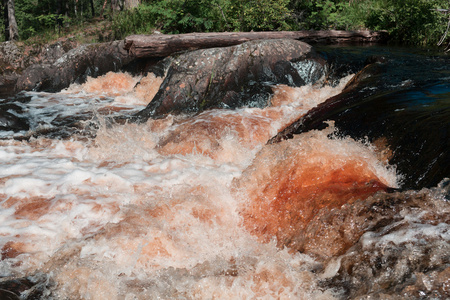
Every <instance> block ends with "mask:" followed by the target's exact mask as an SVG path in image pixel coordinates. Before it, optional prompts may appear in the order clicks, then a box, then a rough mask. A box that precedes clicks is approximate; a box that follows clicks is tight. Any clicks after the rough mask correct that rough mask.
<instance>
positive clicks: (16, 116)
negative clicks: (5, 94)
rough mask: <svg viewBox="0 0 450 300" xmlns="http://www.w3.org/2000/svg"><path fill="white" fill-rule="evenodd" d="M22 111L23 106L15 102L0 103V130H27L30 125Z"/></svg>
mask: <svg viewBox="0 0 450 300" xmlns="http://www.w3.org/2000/svg"><path fill="white" fill-rule="evenodd" d="M23 113H24V111H23V108H22V107H21V106H19V105H17V104H14V103H2V104H0V130H5V131H14V132H17V131H22V130H28V129H29V128H30V125H29V123H28V121H27V118H26V117H25V116H23Z"/></svg>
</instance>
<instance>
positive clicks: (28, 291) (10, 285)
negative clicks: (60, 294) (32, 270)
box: [0, 273, 54, 300]
mask: <svg viewBox="0 0 450 300" xmlns="http://www.w3.org/2000/svg"><path fill="white" fill-rule="evenodd" d="M52 286H53V284H52V282H51V281H50V280H49V278H48V276H47V275H45V274H42V273H39V274H36V275H33V276H28V277H22V278H9V277H5V278H1V279H0V299H2V300H3V299H4V300H19V299H22V300H40V299H54V298H53V297H52V293H51V290H50V289H51V287H52Z"/></svg>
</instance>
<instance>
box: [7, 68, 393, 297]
mask: <svg viewBox="0 0 450 300" xmlns="http://www.w3.org/2000/svg"><path fill="white" fill-rule="evenodd" d="M116 75H117V74H115V75H114V76H113V75H111V74H109V75H107V76H105V77H104V78H101V79H97V80H100V81H102V80H103V81H105V82H95V81H96V80H94V79H92V80H90V81H89V82H88V83H87V85H86V86H81V87H80V86H72V87H71V88H70V89H69V90H67V91H64V92H63V93H60V94H56V95H53V94H45V93H44V94H39V93H34V94H33V95H34V96H33V97H34V99H33V100H32V101H33V103H35V107H36V109H40V110H41V111H46V109H48V110H47V112H50V115H51V113H53V112H55V111H57V110H58V113H63V114H65V115H70V114H71V113H74V112H75V111H78V110H76V109H78V108H80V107H82V110H84V109H86V110H88V106H90V107H91V110H92V107H93V108H94V109H98V108H99V107H105V105H111V103H115V102H116V100H117V97H128V96H129V95H125V96H123V94H127V93H133V90H134V89H135V88H134V85H135V83H136V82H137V81H138V79H137V78H131V79H130V77H128V76H125V75H123V74H119V75H117V76H118V77H120V78H122V79H123V78H124V76H125V77H126V80H129V82H128V83H129V84H128V85H123V86H121V90H120V91H119V88H118V87H117V86H113V85H111V83H110V82H108V81H111V80H113V79H112V78H113V77H116ZM116 79H117V78H116ZM114 80H115V79H114ZM148 80H150V81H151V80H153V79H152V78H148ZM94 83H95V84H94ZM97 84H99V85H98V86H97ZM151 85H153V83H151ZM88 86H90V87H89V88H88ZM91 87H92V90H91ZM109 88H111V89H112V93H113V94H114V95H110V94H105V95H101V96H99V95H97V96H89V95H88V94H87V91H89V93H96V92H98V91H104V90H108V89H109ZM279 88H280V89H281V87H279ZM282 89H283V93H288V94H289V93H291V95H294V96H293V97H294V98H295V99H291V100H289V101H279V102H278V103H277V105H276V106H274V107H269V108H266V109H258V108H242V109H237V110H234V111H229V110H212V111H208V112H204V113H201V114H198V115H197V116H195V117H192V118H188V117H185V116H184V117H183V116H179V117H174V116H167V117H166V118H163V119H161V120H149V121H148V122H147V123H145V124H139V125H137V124H125V125H113V126H109V127H106V126H105V125H104V124H102V123H100V129H99V131H98V132H97V137H96V138H95V139H92V140H86V139H80V140H77V139H76V138H73V139H69V140H51V139H45V138H39V139H32V140H31V141H30V142H28V143H27V142H14V141H2V142H1V143H0V159H2V169H1V170H0V175H1V176H2V178H1V180H0V195H1V199H0V209H1V214H0V216H1V218H2V223H1V224H2V227H0V246H1V247H2V248H3V250H2V252H4V253H11V257H10V258H7V259H3V260H2V261H1V262H0V268H1V270H2V271H4V274H12V273H15V274H17V275H23V276H26V275H29V274H33V273H34V272H36V271H44V272H46V273H48V274H49V275H50V276H51V279H52V280H54V281H55V282H56V283H57V286H56V291H55V293H56V295H58V296H59V297H60V298H64V297H69V298H82V299H134V298H138V299H151V298H157V297H161V298H183V297H184V298H188V299H193V298H213V297H218V298H233V299H236V298H242V299H245V298H248V299H252V298H256V297H260V298H289V297H290V298H314V299H332V298H333V297H335V296H336V295H335V294H333V292H331V291H327V290H325V291H322V290H320V289H319V288H318V286H317V283H318V280H319V277H318V275H317V274H315V273H314V272H313V271H312V270H314V269H315V268H316V267H317V266H316V262H315V261H314V260H313V259H312V258H310V257H308V256H306V255H302V254H300V253H291V252H290V249H288V248H284V247H280V246H279V243H278V241H277V240H276V239H275V238H273V237H269V238H268V239H266V240H264V241H261V240H260V239H258V238H257V237H255V236H254V235H252V230H248V228H246V227H245V226H242V225H243V218H244V217H243V214H242V207H243V206H245V203H247V201H248V198H246V196H245V194H246V191H247V192H248V191H249V190H251V187H249V186H246V185H245V184H244V183H243V182H242V184H241V186H240V187H239V188H236V184H235V183H233V181H235V180H237V178H241V177H242V175H243V174H244V175H245V174H247V172H248V171H245V170H246V169H247V168H249V166H250V168H252V165H253V164H254V163H255V161H258V158H257V157H259V156H260V155H261V153H264V152H265V151H267V150H265V149H269V148H273V147H272V146H267V145H265V144H266V142H267V140H268V139H269V138H270V137H271V136H273V135H274V134H276V133H277V132H278V131H279V130H281V129H282V128H284V127H285V126H286V125H287V124H288V123H289V122H290V121H292V120H293V119H296V118H298V117H299V116H301V115H302V114H304V113H306V111H307V110H308V109H310V108H311V107H312V106H314V105H317V103H319V102H320V101H323V100H324V99H325V98H326V97H327V96H326V95H328V96H329V95H332V94H335V93H338V92H339V88H334V89H329V90H328V91H327V92H322V91H321V89H319V88H318V87H307V88H304V89H303V90H306V89H308V91H307V92H302V93H303V94H302V95H304V96H299V94H298V93H297V92H298V91H297V90H295V89H294V90H293V89H290V88H289V89H287V88H285V87H282ZM115 93H118V94H120V93H122V94H120V95H119V96H117V95H115ZM315 93H316V94H317V93H324V96H320V97H319V98H320V100H317V99H316V100H311V101H310V100H308V99H309V98H308V97H314V95H315ZM306 98H307V99H306ZM71 101H72V102H71ZM120 101H122V100H120ZM146 101H147V100H146ZM274 101H275V100H274ZM125 102H126V103H127V104H126V105H129V106H130V107H132V106H133V105H131V104H130V103H131V102H127V101H125ZM68 103H70V104H71V105H68ZM122 104H123V103H122ZM77 105H79V106H80V107H78V108H76V109H75V107H76V106H77ZM113 105H116V104H113ZM139 105H141V104H139ZM55 106H56V108H55ZM63 106H64V107H66V109H67V111H64V112H62V111H63V110H62V107H63ZM38 107H39V108H38ZM50 107H51V108H50ZM72 108H73V109H74V110H72ZM141 108H142V107H141ZM130 109H133V108H130ZM49 118H51V117H50V116H49ZM314 134H315V136H313V137H311V136H309V137H308V136H304V137H303V138H304V139H303V140H301V137H298V138H297V139H295V140H294V141H293V142H294V143H297V144H299V145H300V146H299V147H300V148H302V147H303V150H301V151H303V152H301V151H300V152H301V153H303V154H304V156H307V155H308V154H307V153H309V154H311V153H312V152H311V151H312V150H311V149H315V150H316V151H319V152H321V153H325V152H327V151H328V152H329V150H330V149H334V151H335V152H338V153H340V155H341V157H345V158H348V157H352V156H355V155H357V156H358V157H359V158H361V161H362V162H364V164H365V166H368V167H367V168H368V169H369V171H370V173H371V174H375V175H376V177H378V178H380V180H381V181H383V182H384V183H386V184H388V185H394V182H395V179H393V178H391V177H389V176H393V177H395V175H392V171H391V170H389V169H388V168H387V167H386V166H385V165H383V164H382V163H381V162H380V163H379V165H377V164H376V163H372V160H373V161H374V162H375V161H377V159H376V157H375V156H374V155H372V154H371V150H370V147H368V146H367V145H363V144H361V143H357V142H355V141H349V140H348V139H328V138H327V137H326V135H327V133H314ZM314 134H313V135H314ZM304 149H309V150H308V151H310V152H305V150H304ZM258 153H259V154H258ZM305 153H306V154H305ZM277 155H278V156H283V155H287V154H283V153H282V152H280V153H278V154H277ZM255 158H256V159H255ZM367 161H370V162H367ZM309 163H310V164H314V163H318V164H325V162H324V160H323V157H320V155H316V156H314V155H311V161H310V162H309ZM336 164H337V162H336ZM266 166H268V165H266ZM362 169H364V168H362ZM384 172H385V173H386V174H388V175H386V174H384ZM275 181H276V178H273V182H275ZM13 254H14V255H13ZM12 256H14V257H12ZM17 262H20V264H16V263H17Z"/></svg>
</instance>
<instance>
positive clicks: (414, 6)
mask: <svg viewBox="0 0 450 300" xmlns="http://www.w3.org/2000/svg"><path fill="white" fill-rule="evenodd" d="M439 2H442V1H428V0H389V1H377V4H378V5H376V6H375V5H374V7H373V9H372V10H371V11H369V13H368V16H367V19H366V25H367V27H369V28H371V29H374V30H388V31H389V33H390V34H391V36H392V38H393V39H394V40H396V41H398V42H401V43H404V44H420V45H426V44H433V43H435V42H436V41H437V40H438V39H439V37H440V35H441V34H442V33H443V29H444V28H443V26H442V24H445V22H443V15H441V14H439V13H438V12H436V10H435V9H436V8H437V7H438V6H439V4H440V3H439Z"/></svg>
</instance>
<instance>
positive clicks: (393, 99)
mask: <svg viewBox="0 0 450 300" xmlns="http://www.w3.org/2000/svg"><path fill="white" fill-rule="evenodd" d="M371 61H375V62H374V63H371V64H369V65H367V66H366V67H364V68H363V69H362V70H361V71H360V72H359V73H358V74H357V75H356V76H355V78H354V79H353V80H352V81H350V82H349V83H348V85H347V87H346V89H344V91H343V92H342V93H341V94H339V95H337V96H334V97H332V98H330V99H328V100H327V101H325V102H324V103H322V104H320V105H318V106H317V107H316V108H314V109H312V110H310V111H309V112H308V113H307V114H306V115H305V116H303V117H301V118H300V119H298V120H297V121H295V122H293V123H292V124H291V125H290V126H288V127H287V128H286V129H284V130H283V131H282V132H280V133H279V134H278V135H276V136H275V137H274V138H272V139H271V140H270V141H269V143H276V142H279V141H281V140H283V139H289V138H292V137H293V136H294V134H299V133H302V132H307V131H310V130H314V129H323V128H325V127H327V125H326V121H329V120H333V121H334V123H335V126H336V128H337V129H338V130H339V132H340V134H341V135H342V136H351V137H353V138H354V139H357V140H364V139H365V140H368V141H369V142H371V143H377V142H378V141H380V140H383V141H384V143H385V150H386V151H389V152H391V153H392V156H391V157H390V158H389V163H390V164H392V165H395V166H396V167H397V170H398V173H399V174H401V175H402V176H403V177H404V178H403V181H402V188H404V189H405V190H406V189H418V188H419V189H420V188H422V187H433V186H436V185H437V184H438V183H439V181H440V180H442V178H445V177H448V176H450V153H449V151H448V150H447V149H448V148H449V147H450V144H449V141H450V139H449V136H448V132H449V130H450V121H449V120H450V110H449V109H448V106H447V105H445V103H446V101H448V99H449V98H448V97H449V96H448V94H447V93H442V92H441V91H440V90H443V89H444V88H446V87H443V86H441V83H440V82H436V81H435V80H434V79H427V78H426V77H425V76H423V77H424V78H423V79H422V78H415V77H413V76H414V75H415V74H412V75H411V78H413V80H407V81H405V80H404V78H405V74H403V73H400V71H398V70H397V69H398V68H399V66H397V65H396V64H398V62H396V61H395V60H390V59H385V58H377V59H371V60H369V62H371ZM416 63H417V62H416ZM429 63H435V64H436V62H433V61H431V62H429ZM401 67H404V68H405V69H407V68H406V67H405V66H404V65H401ZM430 95H433V97H430Z"/></svg>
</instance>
